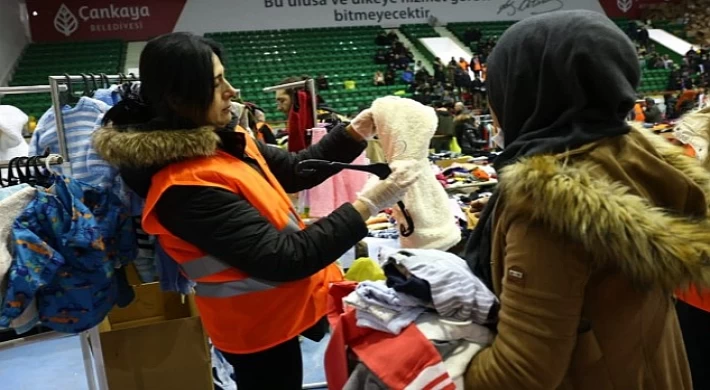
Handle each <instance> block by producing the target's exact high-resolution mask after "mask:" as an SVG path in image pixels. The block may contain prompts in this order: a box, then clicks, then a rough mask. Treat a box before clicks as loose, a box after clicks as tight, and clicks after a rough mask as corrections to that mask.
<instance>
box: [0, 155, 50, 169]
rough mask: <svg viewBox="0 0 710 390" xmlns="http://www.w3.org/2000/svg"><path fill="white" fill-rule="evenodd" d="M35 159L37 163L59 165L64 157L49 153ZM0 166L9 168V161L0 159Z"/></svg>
mask: <svg viewBox="0 0 710 390" xmlns="http://www.w3.org/2000/svg"><path fill="white" fill-rule="evenodd" d="M37 160H38V161H37V165H61V164H62V163H64V158H63V157H62V156H60V155H58V154H50V155H49V156H47V157H40V158H38V159H37ZM0 168H10V161H0Z"/></svg>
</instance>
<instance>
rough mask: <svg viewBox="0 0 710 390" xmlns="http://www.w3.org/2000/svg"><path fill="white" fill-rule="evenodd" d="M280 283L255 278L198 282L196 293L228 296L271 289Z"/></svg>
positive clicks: (221, 296)
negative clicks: (221, 281)
mask: <svg viewBox="0 0 710 390" xmlns="http://www.w3.org/2000/svg"><path fill="white" fill-rule="evenodd" d="M279 285H281V283H279V282H269V281H265V280H259V279H254V278H247V279H242V280H236V281H233V282H223V283H197V285H196V286H195V294H196V295H198V296H201V297H206V298H227V297H233V296H237V295H244V294H250V293H253V292H259V291H265V290H270V289H272V288H276V287H278V286H279Z"/></svg>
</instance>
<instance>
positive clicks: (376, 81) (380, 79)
mask: <svg viewBox="0 0 710 390" xmlns="http://www.w3.org/2000/svg"><path fill="white" fill-rule="evenodd" d="M372 84H373V85H375V86H376V87H379V86H382V85H385V75H383V74H382V72H381V71H379V70H378V71H377V72H375V75H374V76H373V77H372Z"/></svg>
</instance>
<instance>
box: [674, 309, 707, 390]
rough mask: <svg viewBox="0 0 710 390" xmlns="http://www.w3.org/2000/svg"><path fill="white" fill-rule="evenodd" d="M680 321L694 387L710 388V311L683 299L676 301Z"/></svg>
mask: <svg viewBox="0 0 710 390" xmlns="http://www.w3.org/2000/svg"><path fill="white" fill-rule="evenodd" d="M676 312H677V313H678V322H680V329H681V331H682V332H683V341H684V342H685V350H686V352H687V353H688V362H689V363H690V372H691V374H692V376H693V389H695V390H708V389H710V371H708V367H709V365H710V337H708V330H709V329H710V313H708V312H706V311H704V310H700V309H698V308H696V307H695V306H692V305H689V304H687V303H685V302H683V301H681V300H678V301H677V302H676Z"/></svg>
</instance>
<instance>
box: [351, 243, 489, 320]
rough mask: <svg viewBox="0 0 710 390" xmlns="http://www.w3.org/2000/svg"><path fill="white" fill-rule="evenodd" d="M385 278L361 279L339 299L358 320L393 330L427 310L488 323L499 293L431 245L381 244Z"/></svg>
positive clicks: (465, 267) (450, 256)
mask: <svg viewBox="0 0 710 390" xmlns="http://www.w3.org/2000/svg"><path fill="white" fill-rule="evenodd" d="M380 263H381V264H384V266H383V269H384V273H385V276H386V277H387V281H386V282H384V281H375V282H370V281H367V282H363V283H360V284H359V285H358V286H357V288H356V289H355V291H353V292H352V293H351V294H350V295H348V296H347V297H346V298H345V299H344V300H343V302H344V303H345V304H346V305H347V306H350V307H353V308H354V309H355V310H356V311H357V314H356V317H357V325H358V326H360V327H366V328H370V329H375V330H379V331H381V332H387V333H392V334H399V333H400V332H401V331H402V329H404V328H405V327H407V326H408V325H409V324H411V323H412V322H414V321H415V320H416V319H417V318H418V317H419V316H420V315H421V314H422V313H424V312H425V311H427V310H432V311H434V312H436V313H437V314H438V315H439V316H440V317H441V318H443V319H450V320H454V321H464V322H473V323H475V324H487V323H489V322H491V321H492V320H494V319H495V314H496V311H497V310H496V309H497V305H498V299H497V298H496V296H495V295H494V294H493V293H492V292H491V291H490V290H488V288H487V287H486V286H485V285H484V284H483V282H481V281H480V280H479V279H478V278H477V277H476V276H474V275H473V273H472V272H471V271H470V269H469V268H468V265H467V264H466V262H465V261H464V260H463V259H461V258H460V257H458V256H456V255H454V254H451V253H448V252H444V251H439V250H435V249H407V250H399V251H392V250H389V251H388V250H383V251H382V252H381V253H380Z"/></svg>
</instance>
